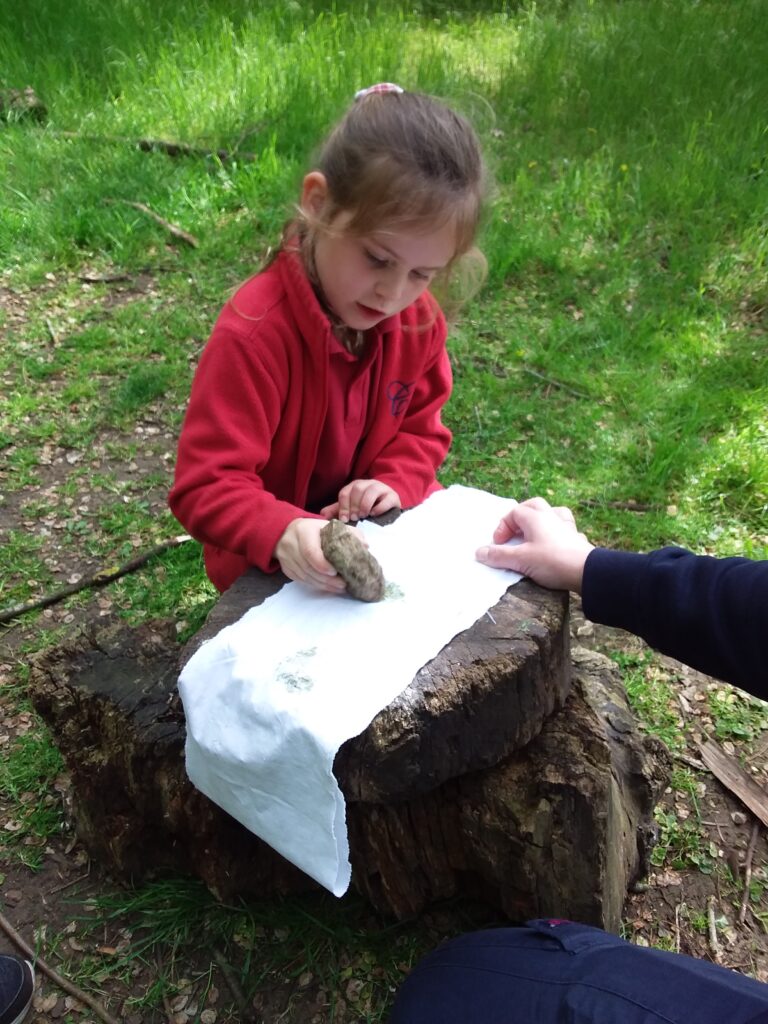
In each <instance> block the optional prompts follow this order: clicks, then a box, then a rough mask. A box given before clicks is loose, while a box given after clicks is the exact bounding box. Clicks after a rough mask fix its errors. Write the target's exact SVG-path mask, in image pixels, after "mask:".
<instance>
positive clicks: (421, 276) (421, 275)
mask: <svg viewBox="0 0 768 1024" xmlns="http://www.w3.org/2000/svg"><path fill="white" fill-rule="evenodd" d="M411 274H412V275H413V277H415V278H416V280H417V281H429V280H430V279H431V277H432V275H431V274H424V273H422V271H421V270H412V271H411Z"/></svg>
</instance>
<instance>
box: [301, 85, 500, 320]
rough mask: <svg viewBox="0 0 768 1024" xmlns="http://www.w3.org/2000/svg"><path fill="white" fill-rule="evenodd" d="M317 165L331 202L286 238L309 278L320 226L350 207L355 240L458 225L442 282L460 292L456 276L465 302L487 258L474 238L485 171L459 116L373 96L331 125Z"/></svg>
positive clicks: (397, 95)
mask: <svg viewBox="0 0 768 1024" xmlns="http://www.w3.org/2000/svg"><path fill="white" fill-rule="evenodd" d="M313 166H314V168H315V169H317V170H319V171H321V172H322V174H323V175H324V176H325V179H326V183H327V188H328V199H327V201H326V202H325V204H324V205H323V209H322V211H321V213H320V215H319V216H318V215H314V214H312V213H311V212H310V211H309V210H306V209H304V208H301V207H300V208H299V210H298V212H297V216H296V218H294V219H293V220H292V221H291V222H290V223H289V224H288V225H286V228H285V231H284V235H283V242H284V244H288V245H290V243H291V241H292V242H293V244H294V245H295V243H296V239H297V237H298V239H300V247H301V251H302V255H303V256H304V260H305V264H306V266H307V270H308V271H309V273H310V276H312V273H313V265H314V260H313V250H314V239H315V238H316V236H317V234H318V232H324V231H329V230H332V227H331V224H332V221H333V220H334V218H335V217H336V216H337V215H338V214H340V213H351V218H350V220H349V221H348V222H347V223H346V224H345V227H344V231H345V233H350V234H353V235H358V236H362V235H367V234H370V233H371V232H372V231H376V230H380V229H382V228H394V227H395V226H398V227H404V226H407V227H416V228H418V227H420V226H422V225H423V226H424V228H425V229H427V230H428V229H430V228H432V227H434V226H441V225H442V224H444V223H447V222H448V221H452V222H453V224H454V226H455V231H456V251H455V253H454V257H453V259H452V260H451V262H450V264H449V265H448V267H447V268H446V270H445V271H443V272H441V274H440V275H439V277H438V281H437V284H438V288H440V289H441V291H445V292H446V293H447V290H448V288H449V286H450V290H451V291H452V292H455V291H456V289H455V288H454V283H455V278H456V277H457V276H458V277H459V278H460V279H462V280H461V282H460V283H461V284H462V285H463V287H460V288H459V289H458V291H459V292H460V293H461V292H463V293H464V294H461V295H460V299H459V301H461V300H464V299H466V298H467V297H468V294H467V292H470V291H474V290H476V288H477V287H479V285H480V284H481V283H482V280H483V278H484V276H485V259H484V257H483V255H482V253H480V251H479V250H478V249H477V248H476V247H475V244H474V241H475V235H476V234H477V229H478V224H479V221H480V214H481V209H482V203H483V198H484V195H485V188H486V171H485V166H484V164H483V158H482V155H481V153H480V144H479V142H478V139H477V136H476V135H475V132H474V130H473V128H472V126H471V125H470V123H469V122H468V121H467V120H466V118H464V117H463V116H462V115H461V114H457V113H456V112H455V111H453V110H451V109H450V108H449V107H447V106H445V105H444V104H443V103H441V102H440V101H439V100H436V99H434V98H433V97H431V96H426V95H424V94H423V93H417V92H396V91H390V92H374V93H369V94H368V95H364V96H362V97H361V98H360V99H357V100H356V101H355V102H354V103H353V104H352V106H351V107H350V108H349V110H348V111H347V112H346V114H345V115H344V116H343V117H342V119H341V121H339V123H338V124H337V125H336V127H335V128H334V129H333V130H332V131H331V133H330V135H329V136H328V138H327V139H326V140H325V142H324V143H323V145H322V146H321V148H320V151H319V153H318V154H317V157H316V160H315V162H314V164H313ZM457 271H458V274H457ZM441 286H442V287H441ZM441 298H443V296H442V295H441Z"/></svg>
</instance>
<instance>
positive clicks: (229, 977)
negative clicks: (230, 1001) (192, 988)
mask: <svg viewBox="0 0 768 1024" xmlns="http://www.w3.org/2000/svg"><path fill="white" fill-rule="evenodd" d="M213 959H214V960H215V961H216V963H217V964H218V967H219V970H220V971H221V973H222V975H223V976H224V980H225V981H226V983H227V985H228V986H229V990H230V992H231V993H232V997H233V998H234V1000H235V1002H236V1003H237V1009H238V1011H239V1013H240V1018H241V1020H242V1021H243V1024H245V1022H246V1021H252V1020H254V1018H255V1013H254V1012H253V1011H252V1010H251V1009H250V1007H249V1006H248V1001H247V999H246V998H245V996H244V995H243V990H242V989H241V988H240V985H239V984H238V981H237V978H236V977H235V972H234V971H233V970H232V968H231V967H230V966H229V964H228V963H227V961H226V960H225V959H224V955H223V953H220V952H219V951H218V949H214V950H213Z"/></svg>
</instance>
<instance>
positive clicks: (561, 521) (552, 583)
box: [476, 498, 594, 593]
mask: <svg viewBox="0 0 768 1024" xmlns="http://www.w3.org/2000/svg"><path fill="white" fill-rule="evenodd" d="M513 538H520V539H521V541H522V543H520V544H516V545H512V544H510V545H506V546H504V547H501V546H500V545H503V544H505V542H506V541H508V540H512V539H513ZM493 541H494V543H493V544H492V545H489V546H488V547H482V548H480V549H479V550H478V551H477V555H476V557H477V560H478V561H479V562H483V563H484V564H485V565H492V566H495V567H496V568H499V569H514V571H515V572H520V573H522V574H523V575H524V576H530V578H531V579H532V580H535V581H536V583H540V584H541V586H543V587H551V588H552V589H553V590H574V591H576V593H581V580H582V576H583V575H584V563H585V562H586V560H587V555H588V554H589V552H590V551H591V550H592V548H593V547H594V545H593V544H590V542H589V541H588V540H587V538H586V537H585V536H584V534H583V533H579V531H578V529H577V527H576V522H575V520H574V518H573V513H572V512H571V510H570V509H568V508H564V507H560V508H552V506H551V505H550V504H549V502H548V501H545V500H544V498H529V499H528V500H527V501H523V502H521V503H520V504H519V505H513V506H512V508H511V509H510V510H509V512H507V514H506V515H505V516H504V518H503V519H502V520H501V522H500V523H499V525H498V526H497V527H496V530H495V531H494V534H493Z"/></svg>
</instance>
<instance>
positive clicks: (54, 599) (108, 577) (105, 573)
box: [0, 533, 192, 624]
mask: <svg viewBox="0 0 768 1024" xmlns="http://www.w3.org/2000/svg"><path fill="white" fill-rule="evenodd" d="M188 540H192V538H191V537H190V536H189V534H187V533H182V534H181V535H180V536H178V537H171V538H170V540H164V541H163V542H162V544H156V545H155V546H154V547H153V548H150V549H149V551H145V552H144V553H143V554H141V555H137V556H136V558H132V559H131V560H130V561H129V562H124V563H123V565H119V566H117V568H116V569H101V570H100V571H99V572H97V573H94V575H93V576H85V577H84V578H83V579H81V580H80V581H79V582H78V583H72V584H70V586H68V587H62V589H61V590H57V591H55V592H54V593H53V594H46V596H45V597H40V598H36V599H34V600H32V601H24V602H22V603H21V604H15V605H12V606H11V607H10V608H6V609H5V610H4V611H2V612H0V624H2V623H4V622H10V621H11V619H15V618H17V616H19V615H26V613H27V612H33V611H36V610H37V609H38V608H47V607H48V606H49V605H52V604H57V603H58V602H59V601H63V600H64V598H65V597H71V596H72V594H77V593H79V592H80V591H81V590H86V589H87V588H88V587H103V586H104V585H105V584H107V583H112V581H113V580H119V579H120V577H121V576H127V575H128V573H129V572H135V571H136V570H137V569H140V568H141V567H142V565H145V564H146V563H147V562H148V561H149V560H150V559H151V558H154V557H155V555H159V554H162V552H163V551H167V550H168V549H169V548H176V547H178V546H179V545H180V544H186V542H187V541H188Z"/></svg>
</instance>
